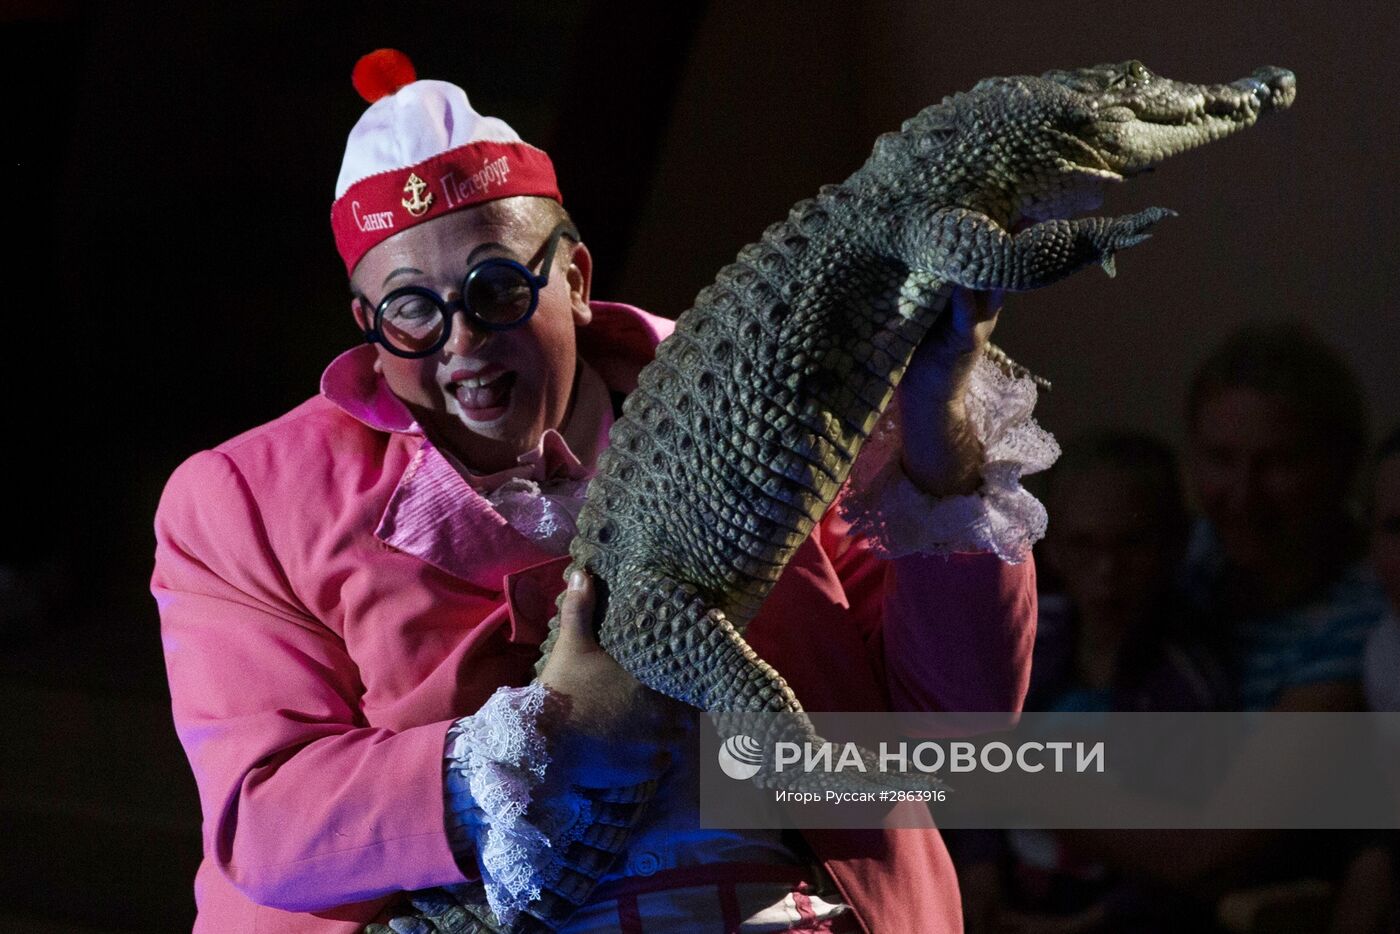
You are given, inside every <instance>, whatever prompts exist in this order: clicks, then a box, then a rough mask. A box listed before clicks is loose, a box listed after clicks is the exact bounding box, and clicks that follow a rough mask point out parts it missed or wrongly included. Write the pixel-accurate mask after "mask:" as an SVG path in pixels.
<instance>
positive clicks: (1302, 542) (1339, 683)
mask: <svg viewBox="0 0 1400 934" xmlns="http://www.w3.org/2000/svg"><path fill="white" fill-rule="evenodd" d="M1186 414H1187V435H1188V458H1187V468H1188V469H1187V473H1188V477H1189V479H1190V486H1191V489H1192V491H1193V493H1194V495H1195V498H1196V500H1197V503H1198V505H1199V506H1200V509H1201V511H1202V513H1203V515H1204V518H1205V521H1204V522H1203V523H1202V524H1201V525H1200V526H1198V528H1197V534H1196V535H1195V536H1194V539H1193V541H1192V543H1191V551H1190V556H1189V558H1188V581H1187V596H1188V598H1189V600H1190V601H1191V604H1192V610H1193V614H1194V615H1195V616H1196V618H1197V619H1198V621H1199V622H1200V623H1201V624H1202V625H1205V626H1207V627H1209V629H1210V631H1211V632H1212V634H1213V635H1214V636H1215V637H1217V638H1218V639H1219V641H1220V645H1221V647H1222V649H1223V651H1224V654H1225V657H1226V658H1227V659H1228V661H1229V664H1230V668H1231V671H1232V674H1233V676H1234V677H1235V679H1236V682H1237V689H1238V692H1239V703H1240V705H1241V707H1243V708H1244V709H1246V710H1270V709H1275V710H1358V709H1361V707H1362V696H1361V651H1362V646H1363V644H1364V642H1365V640H1366V637H1367V636H1368V635H1369V634H1370V632H1371V631H1372V630H1373V629H1374V628H1375V626H1376V623H1377V622H1378V621H1379V619H1380V617H1381V615H1382V613H1383V612H1384V601H1383V598H1382V596H1381V592H1380V589H1379V587H1378V586H1377V585H1376V583H1375V579H1374V577H1373V576H1372V575H1371V573H1370V572H1369V570H1368V569H1367V568H1366V567H1365V565H1364V563H1363V561H1362V559H1363V553H1364V544H1365V537H1364V534H1363V532H1362V528H1361V525H1360V524H1359V523H1358V522H1357V521H1356V520H1355V519H1354V518H1353V517H1352V516H1351V515H1350V514H1349V513H1348V511H1347V500H1348V496H1349V494H1350V493H1351V492H1352V486H1353V483H1354V482H1355V479H1356V474H1357V469H1358V467H1359V466H1360V464H1361V461H1362V458H1363V457H1364V454H1365V449H1366V416H1365V406H1364V404H1363V402H1362V396H1361V390H1360V388H1359V387H1358V385H1357V383H1356V379H1355V377H1354V376H1353V375H1352V373H1351V370H1350V369H1349V368H1348V366H1347V365H1346V363H1345V362H1343V361H1342V360H1341V358H1340V357H1338V356H1337V354H1336V353H1335V352H1334V351H1333V350H1332V349H1331V348H1330V347H1328V346H1327V344H1326V343H1324V342H1323V341H1322V340H1321V339H1320V338H1319V337H1318V336H1317V335H1316V334H1314V333H1313V332H1312V331H1310V330H1308V329H1307V328H1305V327H1303V326H1301V325H1298V324H1256V325H1250V326H1247V327H1245V328H1243V329H1241V330H1240V331H1238V332H1236V333H1235V334H1234V335H1232V336H1231V337H1229V338H1228V339H1227V340H1226V341H1225V342H1224V343H1223V344H1222V345H1221V346H1220V347H1219V348H1218V349H1217V350H1216V351H1215V352H1214V353H1212V354H1211V355H1210V356H1209V357H1208V358H1207V359H1206V361H1205V363H1204V364H1202V366H1201V367H1200V369H1199V370H1198V371H1197V373H1196V376H1195V379H1194V380H1193V381H1192V383H1191V389H1190V394H1189V396H1188V398H1187V412H1186Z"/></svg>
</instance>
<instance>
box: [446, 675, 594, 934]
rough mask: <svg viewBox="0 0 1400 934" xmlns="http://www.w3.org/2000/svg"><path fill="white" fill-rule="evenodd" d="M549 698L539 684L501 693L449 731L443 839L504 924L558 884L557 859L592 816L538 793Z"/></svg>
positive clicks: (571, 798)
mask: <svg viewBox="0 0 1400 934" xmlns="http://www.w3.org/2000/svg"><path fill="white" fill-rule="evenodd" d="M550 696H551V695H550V691H549V689H548V688H546V687H545V686H544V685H542V684H538V683H536V684H531V685H528V686H527V687H523V688H500V689H499V690H497V691H496V693H495V694H492V695H491V697H490V699H488V700H487V701H486V703H485V704H483V705H482V706H481V709H480V710H478V711H477V712H476V713H474V714H472V715H470V716H467V717H463V718H462V719H460V720H458V721H457V722H456V723H454V724H453V725H452V726H451V727H450V728H449V729H448V731H447V748H446V759H445V766H446V773H445V778H446V781H445V785H444V787H445V789H446V796H447V829H448V839H449V841H450V842H451V844H452V850H453V853H454V855H456V856H457V859H458V862H459V863H464V862H466V863H468V864H469V862H470V858H471V855H472V854H474V855H475V857H476V863H477V865H478V867H479V868H480V870H481V880H482V883H483V885H484V887H485V889H486V899H487V902H488V903H489V904H490V906H491V910H492V911H493V912H495V914H496V917H497V918H498V919H499V920H500V921H501V922H502V924H505V925H509V924H510V923H511V922H513V921H514V920H515V918H516V916H517V915H519V914H520V912H521V911H523V910H524V909H525V907H526V906H527V905H529V904H530V902H531V901H533V900H534V899H537V898H538V897H539V895H540V892H541V890H542V889H543V888H544V887H546V886H550V885H553V884H554V883H556V882H557V881H558V880H559V877H560V875H561V874H562V873H563V870H564V860H563V854H564V853H565V852H567V850H568V848H569V845H570V844H571V843H573V842H574V840H575V839H577V838H578V837H579V835H580V834H581V833H582V832H583V830H584V829H586V828H587V826H588V824H589V822H590V820H591V818H592V813H591V805H590V803H589V801H588V800H587V799H585V798H583V797H581V796H579V795H574V794H552V793H551V794H542V793H541V790H542V789H543V786H544V785H545V773H546V771H547V770H548V766H549V753H548V750H547V748H546V745H545V739H544V736H543V734H542V733H541V732H540V730H539V722H540V719H541V718H542V716H543V715H544V714H545V712H546V707H547V705H548V703H549V700H550Z"/></svg>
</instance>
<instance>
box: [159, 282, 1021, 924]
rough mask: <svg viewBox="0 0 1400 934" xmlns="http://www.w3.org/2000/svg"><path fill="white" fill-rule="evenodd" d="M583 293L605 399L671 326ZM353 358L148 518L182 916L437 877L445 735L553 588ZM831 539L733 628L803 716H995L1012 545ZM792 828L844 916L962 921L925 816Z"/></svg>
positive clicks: (505, 671) (359, 900) (342, 900)
mask: <svg viewBox="0 0 1400 934" xmlns="http://www.w3.org/2000/svg"><path fill="white" fill-rule="evenodd" d="M594 313H595V317H594V321H593V323H592V324H591V325H590V326H589V327H588V328H586V329H583V330H582V331H580V335H579V342H580V352H581V353H582V354H583V355H584V357H585V358H586V359H587V360H588V361H589V362H590V364H591V365H592V366H593V367H594V369H596V370H597V371H598V372H599V373H600V374H601V375H602V376H603V378H604V380H605V382H607V384H608V385H609V388H611V389H613V390H620V391H623V392H627V391H630V390H632V389H634V388H635V386H636V377H637V372H638V371H639V370H640V368H641V367H642V366H643V365H644V364H645V363H646V362H647V361H648V360H649V359H650V358H651V355H652V353H653V351H654V349H655V346H656V344H657V343H658V342H659V341H660V340H661V339H662V338H663V337H664V336H665V335H666V334H667V333H669V331H670V329H671V327H672V323H671V322H670V321H667V320H665V319H662V318H657V317H654V316H652V315H648V314H646V313H645V312H642V311H639V310H637V309H634V308H631V307H628V306H625V305H617V304H611V303H603V302H599V303H595V304H594ZM373 353H374V351H373V349H372V348H370V347H368V346H364V347H360V348H356V349H355V350H351V351H349V352H348V353H346V354H344V355H342V356H341V357H340V358H339V359H337V360H336V361H335V362H334V363H333V364H332V365H331V366H330V367H329V368H328V369H327V371H326V375H325V376H324V377H323V381H322V393H321V395H319V396H317V397H315V398H313V399H311V400H309V401H308V402H306V403H304V404H302V405H300V406H298V407H297V408H296V409H294V410H293V411H291V412H289V413H288V414H286V415H284V416H283V417H281V418H279V419H277V420H276V421H273V422H271V423H269V424H267V425H263V426H261V427H259V428H256V429H253V430H252V431H249V432H247V433H245V434H242V435H240V436H238V437H237V438H234V439H233V440H231V441H228V442H226V443H224V444H222V445H219V446H218V447H217V448H215V449H214V450H212V451H204V452H201V453H199V454H196V455H195V456H194V457H192V458H190V459H189V460H188V461H186V462H185V463H184V464H183V465H181V466H180V468H179V469H178V470H177V471H176V472H175V474H174V475H173V476H172V477H171V479H170V482H169V484H168V486H167V487H166V490H165V494H164V496H163V498H162V500H161V504H160V509H159V511H158V512H157V515H156V540H157V548H156V567H155V574H154V577H153V580H152V590H153V592H154V594H155V597H156V600H157V602H158V604H159V607H160V615H161V629H162V635H163V641H164V647H165V657H166V665H167V669H168V672H169V677H170V690H171V697H172V704H173V710H174V717H175V725H176V728H177V730H178V733H179V736H180V740H181V742H182V743H183V744H184V747H185V750H186V752H187V754H188V756H189V759H190V763H191V765H192V766H193V769H194V774H195V779H196V781H197V783H198V786H199V794H200V801H201V803H202V806H203V812H204V825H203V836H204V862H203V865H202V866H201V867H200V870H199V874H198V876H197V878H196V880H195V898H196V901H197V903H198V907H199V918H198V920H197V922H196V925H195V930H196V931H209V932H219V934H229V932H242V931H248V932H251V931H255V930H256V931H258V932H260V934H266V932H277V931H299V932H313V931H314V932H320V931H324V932H351V931H357V930H358V929H359V928H360V926H362V925H363V924H365V923H366V922H368V921H370V920H372V919H374V918H375V917H376V915H377V914H379V912H380V911H381V910H382V909H383V908H384V906H385V905H386V904H387V902H388V901H389V900H390V899H391V898H392V896H393V895H394V893H396V892H400V891H403V890H411V889H419V888H425V887H429V886H435V885H442V884H446V883H453V882H459V881H461V880H462V875H461V872H460V871H459V870H458V867H457V865H456V863H455V862H454V860H453V856H452V852H451V850H450V848H449V846H448V842H447V838H446V835H445V830H444V822H443V803H442V780H443V779H442V772H443V747H444V739H445V734H446V732H447V728H448V726H449V725H450V724H451V723H452V722H453V720H455V719H456V718H457V717H460V716H462V715H464V714H467V713H471V712H472V711H474V710H476V709H477V708H478V707H479V706H480V705H481V704H482V703H483V702H484V701H485V700H486V698H487V697H488V696H490V694H491V693H492V692H493V691H494V690H495V689H496V688H497V687H499V686H501V685H506V684H509V685H521V684H525V683H527V682H528V681H529V680H530V678H531V676H532V666H533V663H534V661H535V658H536V656H537V654H538V652H537V648H538V643H539V641H540V639H541V638H542V637H543V635H544V632H545V628H546V624H547V622H548V620H549V617H550V615H551V614H552V611H553V597H554V595H555V594H556V593H557V592H558V590H559V589H560V588H562V586H563V583H562V580H561V571H562V569H563V565H564V561H565V559H553V558H551V556H549V555H547V554H545V553H543V552H541V551H540V550H539V549H538V548H537V547H536V546H534V545H533V544H532V543H531V542H530V541H529V540H527V539H526V538H524V537H522V536H521V535H520V534H519V533H517V532H516V531H515V530H514V529H512V528H511V527H510V526H509V525H508V524H507V523H506V522H505V521H504V520H502V519H501V518H500V517H499V515H498V514H497V513H496V512H495V511H494V510H493V509H492V508H491V506H490V505H489V504H488V503H487V502H486V501H485V500H484V499H482V497H480V496H479V495H477V494H476V493H475V491H473V490H472V489H471V487H470V486H468V485H467V483H466V482H465V481H464V480H463V479H462V478H461V476H460V475H459V474H458V473H457V472H456V470H454V469H453V467H452V466H451V465H450V464H449V463H448V462H447V460H446V459H445V458H444V457H443V456H442V454H441V453H440V452H439V451H438V450H437V449H436V448H435V447H434V446H433V445H432V443H431V442H429V441H427V440H426V439H425V438H424V437H423V435H422V433H421V431H420V430H419V429H418V427H417V426H416V425H415V424H414V422H413V419H412V416H411V415H410V414H409V412H408V410H407V409H406V408H405V407H404V406H403V404H402V403H401V402H399V400H398V399H397V398H395V397H394V396H393V395H392V394H391V393H390V392H389V391H388V389H387V387H385V385H384V384H383V382H382V380H380V379H379V378H378V377H376V376H375V374H374V373H373V372H372V370H371V368H370V365H369V364H370V361H371V360H372V355H373ZM838 533H839V529H837V528H836V526H835V525H834V523H831V522H829V523H824V524H823V525H822V526H820V527H819V528H818V530H817V531H816V532H815V533H814V534H813V536H812V538H811V539H810V540H809V541H808V542H807V543H806V544H805V545H803V546H802V548H801V549H800V550H799V552H798V554H797V556H796V558H795V559H794V560H793V562H792V564H791V565H790V566H789V567H788V569H787V571H786V572H785V574H784V575H783V577H782V579H781V580H780V581H779V582H778V585H777V587H776V588H775V590H774V591H773V594H772V596H771V597H770V598H769V600H768V602H767V604H766V605H765V607H764V609H763V612H762V613H761V614H760V615H759V617H758V618H757V619H756V620H755V621H754V623H753V624H752V626H751V627H750V629H749V638H750V641H751V642H752V643H753V645H754V647H755V648H756V649H757V650H758V651H759V652H760V653H761V654H762V655H763V656H764V657H765V658H767V659H769V660H770V661H772V662H774V663H775V665H776V666H777V667H778V668H779V669H780V670H781V671H782V673H783V675H784V676H785V677H786V678H787V680H788V682H789V683H790V684H791V685H792V686H793V687H794V689H795V690H796V692H797V695H798V697H799V698H800V699H801V700H802V702H803V703H804V704H805V705H806V706H807V707H808V708H809V709H812V710H883V709H906V710H929V709H932V710H939V709H946V710H1001V711H1005V710H1016V709H1019V706H1020V703H1021V699H1022V697H1023V694H1024V691H1025V687H1026V681H1027V676H1028V672H1029V659H1030V649H1031V642H1032V638H1033V633H1034V620H1035V615H1036V605H1035V587H1034V570H1033V568H1032V566H1031V564H1030V562H1027V563H1025V564H1023V565H1019V566H1012V565H1008V564H1004V563H1003V562H1001V561H1000V560H998V559H997V558H995V557H993V556H991V555H961V556H956V557H953V558H951V559H944V558H932V557H929V558H924V557H916V558H903V559H898V560H895V561H890V562H881V561H878V560H877V559H875V558H873V557H872V556H871V555H870V554H869V552H868V550H867V549H866V548H865V547H864V546H863V544H862V543H861V542H858V541H857V542H852V541H851V540H850V539H848V538H843V537H841V536H840V535H839V534H838ZM838 669H839V670H838ZM834 674H839V677H833V675H834ZM807 837H808V840H809V843H810V844H811V846H812V848H813V850H814V851H815V852H816V853H817V854H818V855H819V856H820V857H821V858H822V859H823V861H824V863H825V865H826V867H827V869H828V871H829V872H830V873H831V875H832V877H833V879H834V880H835V881H836V882H837V884H838V886H839V887H840V889H841V891H842V894H843V896H844V897H845V899H846V901H847V902H848V903H849V904H851V905H852V906H853V907H854V908H855V909H856V911H857V912H858V914H859V916H860V918H861V920H862V921H863V923H864V924H865V926H866V928H867V929H868V930H870V931H874V932H879V934H887V932H898V931H910V932H914V931H917V932H920V934H930V932H950V934H951V932H956V931H960V930H961V929H962V923H961V915H960V910H959V906H958V890H957V881H956V878H955V876H954V873H953V868H952V865H951V863H950V862H949V860H948V856H947V852H946V850H945V849H944V847H943V844H942V841H941V840H940V838H939V835H938V832H937V831H936V830H933V829H928V830H917V829H914V830H873V831H868V832H858V833H852V832H849V831H839V832H838V831H820V832H818V831H812V832H809V833H808V834H807Z"/></svg>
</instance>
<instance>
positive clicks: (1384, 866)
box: [1332, 428, 1400, 934]
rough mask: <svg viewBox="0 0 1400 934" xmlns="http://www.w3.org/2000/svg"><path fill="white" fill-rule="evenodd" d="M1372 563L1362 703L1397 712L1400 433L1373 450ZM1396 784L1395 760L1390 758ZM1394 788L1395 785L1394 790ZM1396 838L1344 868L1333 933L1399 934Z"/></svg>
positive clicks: (1389, 836)
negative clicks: (1382, 602)
mask: <svg viewBox="0 0 1400 934" xmlns="http://www.w3.org/2000/svg"><path fill="white" fill-rule="evenodd" d="M1370 494H1371V495H1370V502H1369V505H1370V510H1369V515H1370V520H1371V522H1370V528H1371V563H1372V566H1373V567H1374V568H1375V570H1376V574H1377V576H1378V577H1379V578H1380V583H1381V587H1382V588H1383V589H1384V591H1385V595H1386V600H1387V602H1388V603H1389V605H1390V606H1389V613H1388V614H1387V615H1386V617H1385V618H1384V619H1383V620H1381V623H1380V625H1378V626H1377V627H1376V628H1375V630H1374V631H1372V633H1371V636H1370V638H1369V639H1367V640H1366V651H1365V657H1364V666H1363V687H1364V689H1365V693H1366V703H1367V705H1368V706H1369V707H1370V708H1371V709H1372V710H1378V711H1390V712H1396V711H1400V428H1397V429H1395V430H1394V431H1392V432H1391V433H1390V434H1389V435H1387V436H1386V437H1385V439H1384V440H1383V441H1381V443H1380V446H1379V447H1378V448H1377V449H1376V459H1375V469H1374V472H1373V474H1372V476H1371V488H1370ZM1388 762H1389V764H1390V765H1391V766H1392V771H1391V773H1390V774H1389V776H1388V778H1389V780H1390V781H1391V782H1395V781H1396V779H1397V771H1396V770H1395V769H1394V765H1395V762H1394V757H1393V756H1390V757H1388ZM1392 787H1393V786H1392ZM1397 870H1400V839H1397V834H1396V832H1395V831H1388V832H1386V833H1378V834H1376V836H1375V838H1374V839H1373V840H1371V841H1369V842H1368V843H1367V844H1366V845H1365V846H1363V847H1362V848H1361V850H1360V852H1358V853H1357V855H1356V856H1355V857H1354V858H1353V859H1352V860H1351V861H1350V863H1348V865H1347V869H1346V872H1345V873H1344V874H1343V876H1342V879H1341V882H1340V885H1339V887H1338V895H1337V905H1336V911H1335V914H1334V919H1333V925H1332V934H1351V932H1364V934H1370V932H1373V931H1386V932H1390V931H1400V874H1398V873H1397Z"/></svg>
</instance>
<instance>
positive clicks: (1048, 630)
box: [949, 431, 1230, 934]
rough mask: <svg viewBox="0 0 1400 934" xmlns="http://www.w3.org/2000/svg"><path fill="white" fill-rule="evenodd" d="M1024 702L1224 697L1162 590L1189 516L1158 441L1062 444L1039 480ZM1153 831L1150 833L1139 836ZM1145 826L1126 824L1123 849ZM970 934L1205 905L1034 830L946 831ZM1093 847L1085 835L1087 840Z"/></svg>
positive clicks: (1164, 704) (1053, 706) (1166, 707)
mask: <svg viewBox="0 0 1400 934" xmlns="http://www.w3.org/2000/svg"><path fill="white" fill-rule="evenodd" d="M1046 505H1047V508H1048V511H1049V514H1050V526H1049V532H1048V534H1047V536H1046V539H1045V546H1044V548H1045V555H1044V556H1045V557H1046V558H1047V559H1048V563H1049V564H1050V565H1051V568H1052V570H1053V571H1055V572H1056V573H1057V574H1058V576H1059V579H1060V580H1061V581H1062V582H1063V587H1064V592H1063V593H1060V594H1042V595H1041V602H1040V614H1039V623H1038V628H1037V631H1036V640H1035V650H1034V655H1033V662H1032V666H1031V686H1030V692H1029V694H1028V695H1027V700H1026V705H1025V706H1026V709H1027V710H1031V711H1121V710H1137V711H1149V710H1151V711H1202V710H1211V709H1215V708H1218V707H1220V706H1224V705H1227V704H1228V703H1229V700H1230V696H1229V691H1228V687H1227V685H1226V681H1225V678H1224V675H1223V671H1222V670H1221V667H1220V665H1219V664H1218V663H1217V662H1215V661H1214V660H1213V659H1212V658H1211V657H1210V656H1209V655H1208V654H1207V653H1206V651H1205V650H1204V649H1203V648H1202V647H1201V646H1199V645H1196V644H1193V642H1192V641H1191V639H1189V638H1188V637H1186V635H1185V634H1184V628H1185V627H1184V626H1183V625H1182V624H1183V619H1182V615H1181V613H1180V612H1179V611H1178V610H1177V609H1176V608H1175V607H1176V601H1174V600H1173V598H1172V591H1173V588H1174V582H1175V579H1176V575H1177V572H1178V569H1179V568H1180V565H1181V560H1182V557H1183V555H1184V553H1185V547H1186V541H1187V535H1188V532H1189V529H1190V520H1189V517H1188V515H1187V512H1186V507H1185V505H1184V503H1183V502H1182V496H1181V490H1180V484H1179V482H1178V479H1177V466H1176V459H1175V457H1174V456H1173V454H1172V452H1171V449H1170V448H1168V447H1167V446H1166V445H1165V444H1163V443H1161V442H1160V441H1157V440H1156V439H1153V438H1150V437H1147V436H1144V435H1140V434H1133V433H1127V432H1117V431H1104V432H1098V433H1094V434H1091V435H1087V436H1084V437H1081V438H1079V439H1077V440H1076V441H1074V442H1072V443H1070V444H1068V445H1066V446H1065V448H1064V453H1063V454H1062V455H1061V457H1060V460H1059V461H1058V462H1057V464H1056V465H1055V467H1054V468H1053V469H1052V471H1051V473H1050V475H1049V486H1048V495H1047V498H1046ZM1146 833H1150V832H1146ZM1142 835H1143V832H1138V833H1131V832H1123V833H1120V836H1121V837H1122V838H1123V840H1124V842H1125V843H1126V844H1128V845H1131V842H1132V838H1133V837H1140V836H1142ZM949 836H950V839H951V842H952V843H953V846H954V855H955V857H958V858H959V860H960V866H959V871H960V874H961V878H962V879H963V886H964V892H965V896H966V899H967V902H968V904H967V907H966V910H965V914H966V917H967V921H968V928H967V929H968V931H969V934H978V932H979V931H998V932H1010V931H1016V932H1024V934H1031V932H1037V934H1049V932H1056V934H1070V932H1086V934H1087V932H1096V931H1105V932H1114V934H1143V932H1155V931H1181V930H1193V931H1200V930H1203V928H1202V923H1203V920H1202V917H1201V916H1202V914H1204V915H1205V917H1206V918H1207V919H1208V917H1209V911H1208V909H1203V907H1202V906H1201V905H1199V904H1193V903H1191V902H1190V901H1189V900H1185V899H1183V898H1181V897H1180V896H1177V895H1170V894H1167V893H1163V892H1157V891H1154V890H1155V889H1156V888H1157V886H1156V884H1155V883H1152V882H1148V881H1142V880H1133V879H1130V878H1125V877H1124V876H1123V875H1122V874H1120V873H1116V872H1114V871H1111V870H1109V869H1108V868H1106V867H1105V866H1104V865H1102V864H1101V863H1099V862H1098V861H1096V860H1094V859H1091V858H1084V857H1081V856H1078V855H1076V853H1075V852H1074V851H1072V850H1071V849H1070V848H1068V847H1066V846H1065V845H1064V843H1063V840H1062V837H1061V835H1060V834H1056V833H1051V832H1048V831H1036V830H1012V831H1008V832H1005V833H1002V832H996V831H968V832H964V833H962V834H950V835H949ZM1088 842H1089V843H1090V844H1092V841H1091V840H1090V841H1088Z"/></svg>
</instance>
